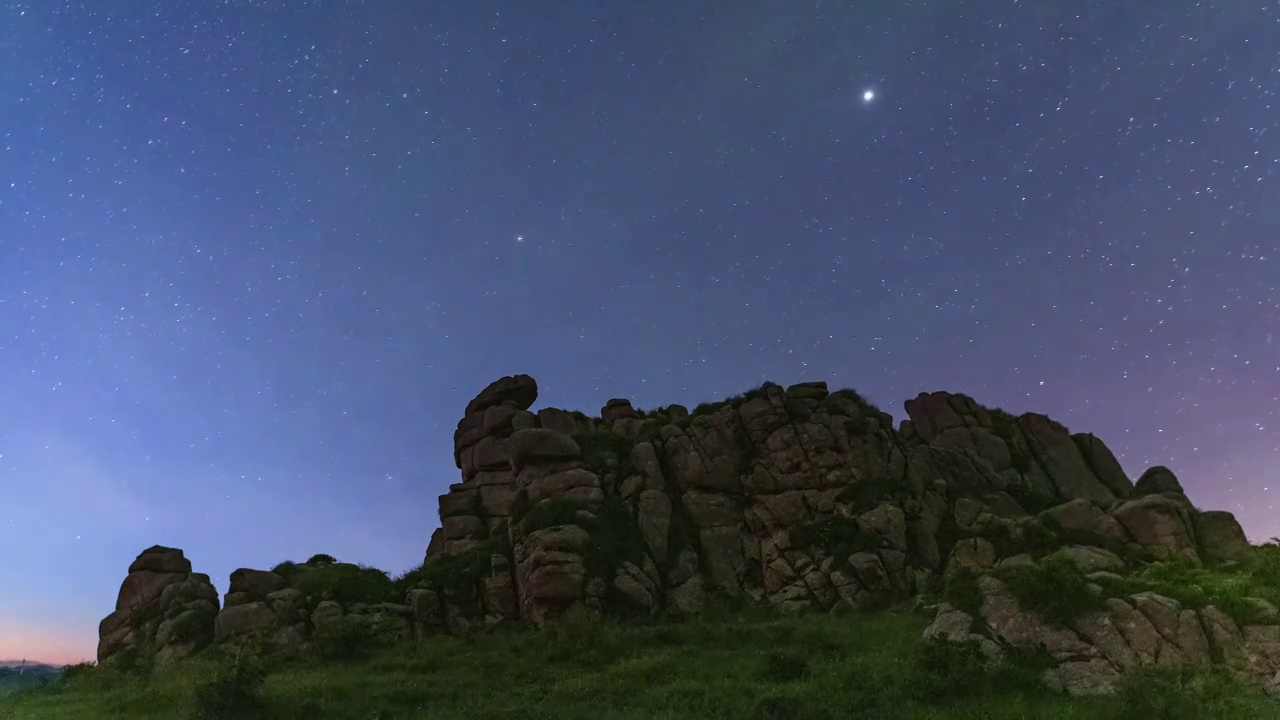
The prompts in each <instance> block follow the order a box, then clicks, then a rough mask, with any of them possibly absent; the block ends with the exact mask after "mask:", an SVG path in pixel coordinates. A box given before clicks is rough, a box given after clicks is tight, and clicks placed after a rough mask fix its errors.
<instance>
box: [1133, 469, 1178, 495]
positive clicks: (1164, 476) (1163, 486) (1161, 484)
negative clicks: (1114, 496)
mask: <svg viewBox="0 0 1280 720" xmlns="http://www.w3.org/2000/svg"><path fill="white" fill-rule="evenodd" d="M1182 492H1183V490H1182V483H1180V482H1178V476H1177V475H1174V474H1173V471H1172V470H1170V469H1169V468H1167V467H1165V466H1163V465H1156V466H1154V467H1150V468H1147V470H1146V472H1144V473H1142V477H1140V478H1138V482H1136V483H1134V486H1133V494H1134V495H1154V494H1158V493H1177V494H1179V495H1181V494H1182Z"/></svg>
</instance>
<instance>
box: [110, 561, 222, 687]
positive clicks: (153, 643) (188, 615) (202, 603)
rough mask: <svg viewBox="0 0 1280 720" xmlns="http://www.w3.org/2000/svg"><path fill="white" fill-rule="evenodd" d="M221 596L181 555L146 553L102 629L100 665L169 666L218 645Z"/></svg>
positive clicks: (132, 567) (132, 569) (132, 568)
mask: <svg viewBox="0 0 1280 720" xmlns="http://www.w3.org/2000/svg"><path fill="white" fill-rule="evenodd" d="M217 614H218V591H217V590H215V589H214V587H213V584H212V583H210V582H209V576H208V575H203V574H201V573H193V572H191V561H190V560H187V559H186V557H184V556H183V554H182V551H181V550H175V549H173V548H166V547H160V546H159V545H156V546H154V547H151V548H148V549H146V550H144V551H142V554H141V555H139V556H138V557H137V559H136V560H134V561H133V564H132V565H130V566H129V574H128V575H127V576H126V577H125V579H124V582H123V583H121V585H120V594H119V596H118V597H117V598H116V609H115V611H114V612H112V613H111V614H110V615H108V616H107V617H105V618H104V619H103V620H102V623H101V624H100V625H99V626H98V662H99V663H101V664H104V665H106V664H112V663H120V664H127V663H130V662H139V661H145V660H146V659H147V658H149V657H154V658H155V659H156V660H157V661H160V662H166V661H171V660H176V659H178V658H182V657H186V656H188V655H191V654H193V653H195V652H197V651H199V650H201V649H202V648H204V647H206V646H208V645H209V644H210V643H212V642H213V620H214V617H215V616H217Z"/></svg>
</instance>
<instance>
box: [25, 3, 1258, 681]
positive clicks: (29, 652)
mask: <svg viewBox="0 0 1280 720" xmlns="http://www.w3.org/2000/svg"><path fill="white" fill-rule="evenodd" d="M409 5H411V4H405V3H327V4H319V5H317V4H313V3H248V2H246V3H230V4H227V3H205V2H194V1H191V0H186V1H175V2H165V3H136V2H132V1H129V2H126V0H102V1H101V2H96V3H92V4H89V3H85V4H73V3H62V2H4V3H0V379H2V381H3V390H0V548H3V549H4V553H3V557H2V558H0V657H5V656H28V657H35V658H41V659H45V660H49V661H68V660H73V659H79V658H83V657H89V656H92V654H93V649H94V646H95V643H96V626H97V622H98V621H99V619H100V618H101V617H102V616H104V615H106V614H107V613H108V612H109V611H110V610H111V609H112V608H113V605H114V601H115V594H116V590H117V588H118V587H119V583H120V581H121V580H122V579H123V577H124V574H125V571H126V569H127V567H128V565H129V562H130V561H131V560H132V559H133V557H134V556H135V555H136V554H137V553H138V552H139V551H141V550H142V549H144V548H146V547H148V546H150V545H152V544H156V543H159V544H165V545H172V546H178V547H181V548H183V549H184V550H185V551H186V552H187V556H188V557H189V558H190V559H191V560H192V562H193V563H194V565H195V567H196V569H197V570H199V571H203V572H207V573H209V574H210V575H211V576H212V577H213V579H214V582H215V584H216V585H217V586H218V587H219V590H221V591H225V589H226V582H227V576H228V574H229V573H230V572H231V570H233V569H234V568H236V567H240V566H248V567H260V568H261V567H270V566H272V565H274V564H275V563H276V562H279V561H280V560H284V559H295V560H302V559H305V558H306V557H308V556H310V555H312V554H314V553H317V552H327V553H330V554H333V555H335V556H337V557H338V558H339V559H342V560H349V561H353V562H363V563H368V564H372V565H375V566H378V567H381V568H384V569H386V570H388V571H391V572H393V573H395V572H400V571H403V570H406V569H408V568H410V567H411V566H413V565H415V564H417V563H419V562H420V561H421V558H422V554H423V551H424V549H425V546H426V542H427V539H428V537H429V536H430V534H431V531H432V529H433V528H434V527H435V526H436V525H437V524H438V521H437V516H436V497H437V496H438V495H439V494H441V493H443V492H445V490H446V489H447V486H448V484H449V483H451V482H454V481H456V479H457V471H456V469H455V468H454V467H453V463H452V457H451V435H452V431H453V428H454V425H455V423H456V422H457V420H458V418H459V416H460V415H461V412H462V409H463V407H464V406H465V404H466V402H467V400H469V399H470V398H471V397H472V396H473V395H474V394H475V393H476V392H477V391H479V390H480V389H481V388H483V387H484V386H485V385H486V384H487V383H488V382H489V381H491V380H493V379H495V378H497V377H499V376H501V375H506V374H511V373H517V372H527V373H530V374H532V375H533V376H534V377H536V378H537V379H538V380H539V382H540V384H541V386H542V397H541V398H540V400H539V406H545V405H555V406H560V407H568V408H578V409H584V410H587V411H595V410H597V409H598V408H599V407H600V406H601V405H602V404H603V403H604V402H605V401H606V400H607V399H609V398H610V397H628V398H631V399H632V400H633V401H634V402H635V403H636V404H637V405H638V406H641V407H652V406H654V405H658V404H667V403H672V402H682V403H686V404H688V405H690V406H692V405H694V404H696V403H698V402H700V401H704V400H711V399H716V398H719V397H723V396H726V395H731V394H734V393H737V392H740V391H742V390H743V389H745V388H747V387H750V386H753V385H757V384H759V382H760V381H761V380H763V379H766V378H768V379H773V380H776V381H778V382H782V383H790V382H798V381H802V380H819V379H820V380H827V381H828V382H829V383H831V384H832V386H833V387H836V386H854V387H856V388H858V389H860V390H861V391H863V392H864V394H866V395H867V396H868V397H870V398H871V399H873V400H874V401H876V402H878V403H880V404H881V405H882V406H883V407H884V408H885V409H886V410H888V411H890V412H892V413H894V415H895V417H898V418H901V416H902V410H901V407H902V401H903V400H905V399H906V398H908V397H911V396H914V395H915V394H916V393H917V392H920V391H924V390H937V389H947V390H953V391H959V392H966V393H969V394H971V395H973V396H974V397H976V398H977V399H978V400H979V401H981V402H983V403H985V404H988V405H999V406H1004V407H1005V408H1006V409H1009V410H1011V411H1024V410H1036V411H1041V412H1045V413H1048V414H1050V415H1052V416H1054V417H1055V418H1057V419H1059V420H1061V421H1062V422H1064V423H1066V424H1067V425H1068V426H1070V427H1071V428H1072V429H1073V430H1088V431H1093V432H1095V433H1097V434H1099V435H1100V436H1101V437H1103V438H1104V439H1105V440H1106V441H1107V442H1108V443H1109V444H1110V446H1111V447H1112V448H1113V449H1114V450H1115V451H1116V453H1117V455H1118V456H1119V457H1120V458H1121V460H1122V462H1123V463H1124V465H1125V467H1126V469H1127V470H1128V471H1129V472H1130V474H1131V475H1133V476H1135V477H1136V476H1137V475H1138V474H1139V473H1140V472H1141V471H1142V469H1143V468H1144V467H1146V466H1148V465H1150V464H1153V463H1162V464H1167V465H1169V466H1170V467H1172V468H1173V469H1174V470H1175V471H1176V472H1177V473H1178V474H1179V475H1180V477H1181V478H1182V480H1183V482H1184V484H1185V485H1186V486H1187V488H1188V491H1189V493H1190V495H1191V496H1192V498H1193V499H1194V500H1195V501H1196V502H1197V503H1199V504H1200V505H1201V506H1202V507H1206V508H1224V509H1229V510H1232V511H1234V512H1236V513H1237V515H1238V516H1239V517H1240V519H1241V521H1242V522H1243V524H1244V526H1245V528H1246V530H1247V532H1248V533H1249V535H1250V537H1251V538H1252V539H1253V540H1254V541H1263V540H1266V539H1267V538H1269V537H1272V536H1274V535H1278V534H1280V512H1278V511H1277V507H1276V506H1277V497H1280V477H1277V473H1278V472H1280V470H1277V468H1280V416H1278V408H1280V6H1277V5H1275V4H1274V3H1273V4H1267V3H1251V4H1246V3H1218V4H1217V6H1218V9H1216V10H1215V9H1212V8H1210V7H1208V4H1204V3H1193V2H1184V1H1176V2H1175V1H1169V0H1162V1H1160V2H1154V1H1152V2H1137V3H1115V2H1102V1H1101V0H1098V1H1097V2H1094V3H1091V8H1090V11H1089V12H1080V13H1079V14H1078V15H1077V14H1076V13H1077V11H1078V10H1079V8H1078V7H1077V6H1073V7H1072V10H1071V13H1061V14H1059V13H1056V12H1055V11H1052V10H1045V9H1037V8H1041V7H1044V6H1045V5H1048V4H1043V3H1028V2H1021V3H1015V2H1010V1H1005V0H1002V1H999V2H947V3H942V2H939V3H930V2H911V3H836V2H819V3H808V4H804V3H778V2H765V1H764V0H745V1H744V2H741V3H733V4H732V7H729V6H728V4H726V3H715V2H709V1H707V2H696V1H695V2H689V1H687V0H680V1H676V0H653V1H652V2H645V3H634V2H623V1H622V0H618V1H617V2H612V1H609V2H585V1H584V2H572V3H554V4H549V5H546V6H545V7H543V9H537V8H536V7H535V6H542V5H543V4H538V3H525V2H494V1H491V0H467V1H466V2H457V3H434V2H433V3H419V4H416V7H415V8H414V9H410V10H405V9H404V8H406V7H408V6H409ZM90 6H91V7H92V8H94V9H93V10H89V9H86V8H87V7H90ZM553 6H554V7H555V8H557V9H556V10H554V11H552V10H547V9H546V8H547V7H553ZM1063 7H1065V6H1063ZM867 90H872V91H873V92H874V94H875V96H874V98H873V99H872V100H871V101H869V102H868V101H865V100H864V93H865V92H866V91H867Z"/></svg>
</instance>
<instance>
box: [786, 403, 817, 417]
mask: <svg viewBox="0 0 1280 720" xmlns="http://www.w3.org/2000/svg"><path fill="white" fill-rule="evenodd" d="M785 408H786V411H787V417H788V418H789V419H790V420H791V422H795V423H803V422H808V421H809V419H810V418H811V417H813V404H812V403H810V402H807V401H805V400H794V399H792V400H787V402H786V405H785Z"/></svg>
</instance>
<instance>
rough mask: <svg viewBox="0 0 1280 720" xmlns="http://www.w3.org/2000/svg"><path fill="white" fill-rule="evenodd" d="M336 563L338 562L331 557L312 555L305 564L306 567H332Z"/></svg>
mask: <svg viewBox="0 0 1280 720" xmlns="http://www.w3.org/2000/svg"><path fill="white" fill-rule="evenodd" d="M336 562H338V560H337V559H336V558H334V557H333V556H332V555H326V554H324V553H317V554H315V555H312V556H311V557H310V558H308V559H307V562H306V563H305V564H306V565H307V567H317V566H320V565H332V564H334V563H336Z"/></svg>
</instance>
